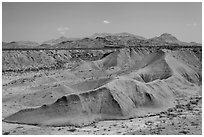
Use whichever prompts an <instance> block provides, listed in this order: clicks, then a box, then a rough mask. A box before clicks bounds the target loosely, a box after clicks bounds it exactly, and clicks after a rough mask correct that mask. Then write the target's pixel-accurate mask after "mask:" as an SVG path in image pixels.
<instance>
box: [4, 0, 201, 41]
mask: <svg viewBox="0 0 204 137" xmlns="http://www.w3.org/2000/svg"><path fill="white" fill-rule="evenodd" d="M102 32H106V33H120V32H128V33H132V34H135V35H140V36H143V37H145V38H152V37H155V36H160V35H161V34H162V33H170V34H172V35H173V36H175V37H177V38H178V39H179V40H181V41H185V42H191V41H194V42H199V43H201V42H202V3H201V2H200V3H199V2H197V3H196V2H195V3H193V2H190V3H187V2H186V3H178V2H176V3H166V2H165V3H158V2H154V3H150V2H148V3H138V2H133V3H124V2H123V3H119V2H117V3H115V2H113V3H105V2H103V3H99V2H97V3H90V2H87V3H71V2H66V3H56V2H55V3H48V2H47V3H46V2H45V3H39V2H38V3H22V2H21V3H20V2H19V3H14V2H3V4H2V40H3V41H5V42H9V41H22V40H23V41H27V40H29V41H35V42H38V43H41V42H43V41H46V40H50V39H55V38H58V37H60V36H65V37H71V38H75V37H86V36H90V35H92V34H94V33H102Z"/></svg>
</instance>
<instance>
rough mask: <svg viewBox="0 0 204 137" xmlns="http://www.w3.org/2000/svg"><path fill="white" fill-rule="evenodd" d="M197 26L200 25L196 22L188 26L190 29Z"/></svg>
mask: <svg viewBox="0 0 204 137" xmlns="http://www.w3.org/2000/svg"><path fill="white" fill-rule="evenodd" d="M197 25H198V24H197V23H196V22H193V23H188V24H186V26H188V27H196V26H197Z"/></svg>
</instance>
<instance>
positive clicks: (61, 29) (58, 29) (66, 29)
mask: <svg viewBox="0 0 204 137" xmlns="http://www.w3.org/2000/svg"><path fill="white" fill-rule="evenodd" d="M68 30H69V28H68V27H59V28H57V31H58V32H59V33H60V34H62V35H63V34H65V33H66V31H68Z"/></svg>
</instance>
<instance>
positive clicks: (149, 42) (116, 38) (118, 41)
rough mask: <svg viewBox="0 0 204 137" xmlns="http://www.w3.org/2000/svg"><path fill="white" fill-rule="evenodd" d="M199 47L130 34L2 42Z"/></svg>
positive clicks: (171, 38) (48, 45)
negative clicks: (43, 40) (39, 41)
mask: <svg viewBox="0 0 204 137" xmlns="http://www.w3.org/2000/svg"><path fill="white" fill-rule="evenodd" d="M162 45H169V46H201V44H199V43H196V42H190V43H188V42H182V41H180V40H178V39H177V38H176V37H175V36H173V35H171V34H168V33H163V34H162V35H160V36H158V37H153V38H150V39H146V38H144V37H142V36H138V35H134V34H130V33H126V32H123V33H115V34H111V33H95V34H93V35H91V36H89V37H85V38H67V37H64V36H62V37H59V38H57V39H52V40H48V41H45V42H43V43H42V44H39V43H36V42H32V41H13V42H2V48H3V49H16V48H103V47H121V46H123V47H128V46H162Z"/></svg>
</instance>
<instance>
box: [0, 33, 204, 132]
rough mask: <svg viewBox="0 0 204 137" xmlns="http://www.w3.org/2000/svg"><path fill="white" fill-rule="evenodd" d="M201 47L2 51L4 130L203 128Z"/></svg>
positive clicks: (116, 130) (111, 130) (175, 130)
mask: <svg viewBox="0 0 204 137" xmlns="http://www.w3.org/2000/svg"><path fill="white" fill-rule="evenodd" d="M106 37H107V36H106ZM111 38H112V37H111ZM161 39H162V40H163V39H166V40H168V42H170V43H171V42H172V41H173V42H175V41H176V42H178V40H177V39H176V38H174V37H172V36H169V35H167V34H164V35H162V36H160V38H158V37H157V38H156V39H155V40H154V42H155V41H156V42H158V41H159V42H160V43H161ZM78 41H79V40H78ZM147 41H148V40H147ZM123 42H124V41H123ZM179 42H180V41H179ZM182 44H183V43H182ZM201 54H202V49H201V47H200V48H198V47H195V48H193V47H190V48H182V47H180V48H179V47H174V48H172V47H170V49H169V48H158V47H153V48H152V47H151V48H147V47H144V48H141V47H134V48H133V47H126V48H113V49H106V50H101V49H98V50H28V51H25V50H23V51H21V50H17V51H11V50H8V51H3V55H2V57H3V60H2V62H3V75H2V79H3V80H2V84H3V85H2V97H3V98H2V111H3V113H2V119H3V122H2V128H3V129H2V130H3V134H7V135H8V134H92V135H93V134H100V135H101V134H102V135H103V134H129V135H138V134H164V135H166V134H176V135H178V134H196V135H200V134H202V120H201V119H202V63H201V59H202V57H201Z"/></svg>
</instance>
